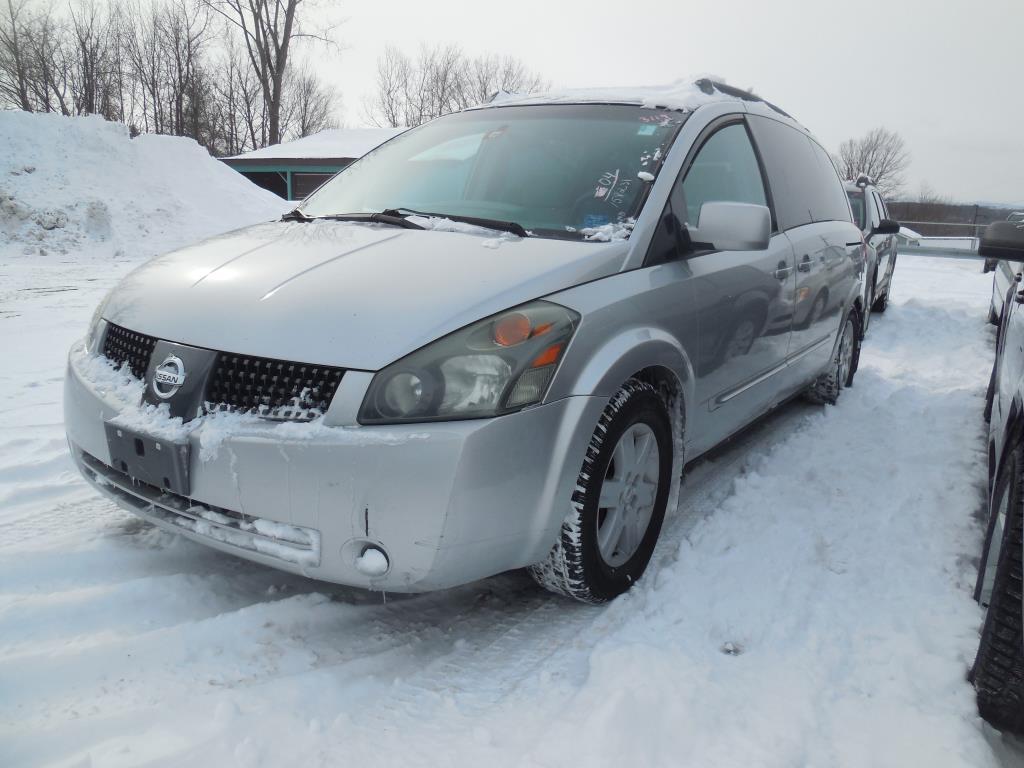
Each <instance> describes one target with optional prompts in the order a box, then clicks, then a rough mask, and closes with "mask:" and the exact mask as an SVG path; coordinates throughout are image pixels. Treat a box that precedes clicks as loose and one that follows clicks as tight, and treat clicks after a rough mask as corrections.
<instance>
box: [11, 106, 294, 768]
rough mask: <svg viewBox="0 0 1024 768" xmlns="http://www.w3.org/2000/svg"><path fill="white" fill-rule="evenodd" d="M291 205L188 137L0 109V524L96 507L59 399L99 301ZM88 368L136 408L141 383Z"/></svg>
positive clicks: (104, 369)
mask: <svg viewBox="0 0 1024 768" xmlns="http://www.w3.org/2000/svg"><path fill="white" fill-rule="evenodd" d="M288 207H290V204H289V203H288V202H286V201H284V200H281V199H280V198H278V197H276V196H275V195H272V194H270V193H269V192H266V191H265V190H262V189H260V188H259V187H257V186H255V185H253V184H252V183H251V182H249V181H248V180H247V179H246V178H245V177H243V176H242V175H241V174H239V173H237V172H236V171H233V170H231V169H230V168H228V167H227V166H225V165H224V164H223V163H220V162H219V161H217V160H215V159H213V158H212V157H210V156H209V154H208V153H207V152H206V150H204V149H202V148H201V147H200V146H199V145H197V144H196V143H195V142H193V141H191V140H189V139H182V138H173V137H166V136H140V137H138V138H136V139H130V138H129V137H128V134H127V132H126V130H125V128H124V127H123V126H121V125H117V124H114V123H109V122H106V121H104V120H102V119H100V118H98V117H88V118H68V117H61V116H59V115H30V114H25V113H22V112H3V111H0V353H2V355H3V358H4V360H5V364H4V366H2V368H0V393H2V397H0V423H2V424H3V425H4V429H3V430H0V477H4V478H8V482H6V483H5V484H4V485H3V486H2V487H0V524H2V523H8V522H10V521H12V520H18V519H31V518H32V517H33V516H34V515H35V514H36V506H35V505H36V504H39V503H41V502H42V501H44V500H46V501H48V502H49V503H55V504H65V503H71V502H72V501H75V502H82V501H87V500H89V499H91V498H93V497H94V496H95V494H94V493H90V492H88V491H86V489H85V487H84V486H82V485H81V484H80V482H79V478H78V473H77V471H76V470H75V469H74V467H73V466H72V463H71V460H70V457H69V456H68V452H67V441H66V439H65V437H64V427H63V418H62V413H61V387H62V380H63V376H62V373H63V369H64V365H65V360H66V355H67V351H68V349H69V348H70V347H71V346H72V344H73V343H74V342H75V340H76V339H80V338H82V336H83V335H84V334H85V332H86V329H87V326H88V324H89V318H90V316H91V315H92V314H93V311H94V310H95V309H96V307H97V306H98V305H99V304H100V302H101V300H102V298H103V296H104V294H106V293H107V291H108V290H109V289H110V288H111V287H112V286H113V285H114V283H116V282H117V281H118V280H119V279H120V278H121V277H122V276H123V275H124V274H125V273H126V272H128V271H129V270H131V269H132V268H134V267H135V266H137V265H138V264H139V263H140V262H142V261H144V260H145V259H148V258H150V257H152V256H155V255H157V254H159V253H162V252H165V251H169V250H172V249H174V248H178V247H181V246H184V245H188V244H190V243H193V242H196V241H198V240H201V239H203V238H206V237H210V236H212V235H216V234H219V233H221V232H225V231H227V230H230V229H235V228H238V227H241V226H245V225H248V224H255V223H257V222H259V221H266V220H269V219H273V218H277V217H278V216H280V214H281V213H282V212H283V211H284V210H286V209H287V208H288ZM89 370H90V372H91V374H93V375H95V376H97V377H99V378H100V379H101V380H102V381H103V386H104V388H106V389H108V390H109V391H110V392H111V396H112V397H114V398H123V399H125V400H126V401H130V402H138V401H139V397H140V395H141V391H142V385H141V383H139V382H137V381H134V380H131V379H130V377H128V376H126V375H125V374H123V373H120V374H119V373H117V372H116V371H114V369H112V368H110V367H109V366H102V367H97V366H93V367H91V368H90V369H89ZM15 467H20V468H21V469H20V470H15ZM25 467H28V470H27V471H22V470H24V469H25ZM2 741H3V737H2V736H0V742H2ZM2 763H5V761H4V760H3V759H2V758H0V764H2Z"/></svg>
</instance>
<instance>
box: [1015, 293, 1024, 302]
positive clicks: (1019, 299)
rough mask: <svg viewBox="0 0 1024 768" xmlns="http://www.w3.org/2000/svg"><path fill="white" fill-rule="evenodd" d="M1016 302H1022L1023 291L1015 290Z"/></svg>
mask: <svg viewBox="0 0 1024 768" xmlns="http://www.w3.org/2000/svg"><path fill="white" fill-rule="evenodd" d="M1017 303H1018V304H1024V291H1017Z"/></svg>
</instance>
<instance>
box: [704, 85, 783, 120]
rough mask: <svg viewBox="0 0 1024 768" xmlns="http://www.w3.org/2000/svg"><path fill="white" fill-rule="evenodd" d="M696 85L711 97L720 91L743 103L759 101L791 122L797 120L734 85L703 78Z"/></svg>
mask: <svg viewBox="0 0 1024 768" xmlns="http://www.w3.org/2000/svg"><path fill="white" fill-rule="evenodd" d="M694 85H696V86H697V87H698V88H700V89H701V91H703V92H704V93H706V94H708V95H709V96H710V95H711V94H713V93H714V92H715V91H718V92H719V93H724V94H725V95H726V96H732V97H734V98H737V99H743V101H758V102H760V103H762V104H764V105H765V106H766V107H768V108H770V109H773V110H775V111H776V112H778V113H779V114H780V115H782V116H783V117H788V118H789V119H790V120H795V119H796V118H794V117H793V116H792V115H791V114H789V113H788V112H786V111H785V110H783V109H780V108H779V107H777V106H775V105H774V104H772V103H771V102H770V101H768V100H766V99H762V98H761V97H760V96H758V95H757V94H756V93H751V92H750V91H744V90H743V89H742V88H736V87H735V86H732V85H726V84H725V83H721V82H719V81H717V80H712V79H711V78H709V77H702V78H701V79H700V80H697V81H696V82H694Z"/></svg>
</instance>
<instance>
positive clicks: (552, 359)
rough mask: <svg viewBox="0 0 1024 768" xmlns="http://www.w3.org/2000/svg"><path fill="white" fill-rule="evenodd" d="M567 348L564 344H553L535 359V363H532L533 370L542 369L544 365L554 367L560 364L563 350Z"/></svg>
mask: <svg viewBox="0 0 1024 768" xmlns="http://www.w3.org/2000/svg"><path fill="white" fill-rule="evenodd" d="M564 346H565V344H564V343H563V342H561V341H560V342H558V343H557V344H552V345H551V346H550V347H548V348H547V349H545V350H544V351H543V352H541V353H540V354H539V355H537V357H535V358H534V360H533V362H532V363H530V367H531V368H540V367H541V366H544V365H554V364H555V363H557V362H558V358H559V357H561V355H562V348H563V347H564Z"/></svg>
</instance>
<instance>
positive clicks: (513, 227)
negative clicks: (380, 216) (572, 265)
mask: <svg viewBox="0 0 1024 768" xmlns="http://www.w3.org/2000/svg"><path fill="white" fill-rule="evenodd" d="M384 213H385V214H387V215H389V216H401V215H402V214H409V215H411V216H424V217H426V218H431V219H451V220H452V221H459V222H462V223H463V224H472V225H474V226H477V227H484V228H485V229H496V230H498V231H499V232H511V233H512V234H513V235H518V236H519V237H529V236H530V233H529V232H527V231H526V229H525V228H524V227H523V225H522V224H518V223H516V222H514V221H502V220H501V219H479V218H477V217H476V216H459V215H458V214H453V213H427V212H425V211H414V210H413V209H412V208H388V209H387V210H385V211H384ZM410 223H411V222H410ZM420 229H423V227H420Z"/></svg>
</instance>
